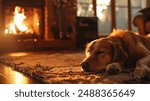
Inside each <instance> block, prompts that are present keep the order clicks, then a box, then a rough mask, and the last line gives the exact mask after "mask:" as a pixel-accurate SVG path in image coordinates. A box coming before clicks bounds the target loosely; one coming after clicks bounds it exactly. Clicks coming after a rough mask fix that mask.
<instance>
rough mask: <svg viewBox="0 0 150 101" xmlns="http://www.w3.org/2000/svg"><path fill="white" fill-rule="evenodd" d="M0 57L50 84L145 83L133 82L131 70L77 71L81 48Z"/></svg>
mask: <svg viewBox="0 0 150 101" xmlns="http://www.w3.org/2000/svg"><path fill="white" fill-rule="evenodd" d="M14 54H15V55H13V54H9V55H3V56H0V63H1V64H4V65H7V66H9V67H11V68H12V69H13V70H16V71H19V72H21V73H24V74H25V75H28V76H31V77H33V78H35V79H38V80H40V81H42V82H43V83H50V84H97V83H106V84H110V83H111V84H112V83H115V84H116V83H149V82H145V81H136V80H134V78H133V75H132V74H133V73H132V72H124V73H120V74H118V75H108V74H106V73H99V74H89V73H83V72H82V71H81V66H80V65H79V64H80V62H81V61H82V59H83V58H84V56H85V55H84V52H81V51H72V52H68V51H67V52H65V51H61V52H60V51H58V52H34V53H31V52H27V53H25V54H26V55H20V56H19V55H18V54H20V53H14Z"/></svg>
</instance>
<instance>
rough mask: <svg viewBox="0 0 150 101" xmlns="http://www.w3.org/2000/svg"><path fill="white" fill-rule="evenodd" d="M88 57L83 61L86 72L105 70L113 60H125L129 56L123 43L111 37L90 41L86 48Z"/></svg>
mask: <svg viewBox="0 0 150 101" xmlns="http://www.w3.org/2000/svg"><path fill="white" fill-rule="evenodd" d="M85 54H86V57H85V59H84V60H83V61H82V62H81V65H82V69H83V71H85V72H99V71H101V70H105V69H106V67H107V65H108V64H110V63H112V62H117V61H121V60H122V61H124V60H125V58H126V57H127V54H126V52H125V51H124V50H123V48H122V46H121V44H119V43H118V42H115V41H112V40H111V39H109V38H100V39H97V40H94V41H92V42H91V43H89V44H88V45H87V47H86V50H85Z"/></svg>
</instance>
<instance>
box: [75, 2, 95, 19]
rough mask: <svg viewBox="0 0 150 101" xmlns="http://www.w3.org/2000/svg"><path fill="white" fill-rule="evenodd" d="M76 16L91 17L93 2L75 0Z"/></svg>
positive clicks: (92, 14)
mask: <svg viewBox="0 0 150 101" xmlns="http://www.w3.org/2000/svg"><path fill="white" fill-rule="evenodd" d="M77 16H80V17H93V16H94V10H93V1H92V0H77Z"/></svg>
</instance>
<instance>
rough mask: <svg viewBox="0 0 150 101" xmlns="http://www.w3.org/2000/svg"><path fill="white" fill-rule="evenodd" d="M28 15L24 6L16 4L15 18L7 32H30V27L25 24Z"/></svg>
mask: <svg viewBox="0 0 150 101" xmlns="http://www.w3.org/2000/svg"><path fill="white" fill-rule="evenodd" d="M25 20H26V16H25V11H24V9H23V8H21V7H19V6H16V7H15V12H14V19H13V21H12V22H11V23H10V24H9V28H7V29H5V33H6V34H19V33H22V32H29V28H28V27H27V25H26V24H25Z"/></svg>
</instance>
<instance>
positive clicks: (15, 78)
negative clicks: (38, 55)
mask: <svg viewBox="0 0 150 101" xmlns="http://www.w3.org/2000/svg"><path fill="white" fill-rule="evenodd" d="M0 84H41V82H39V81H38V80H35V79H33V78H31V77H28V76H26V75H23V74H21V73H19V72H17V71H14V70H12V69H11V68H10V67H6V66H4V65H1V64H0Z"/></svg>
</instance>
